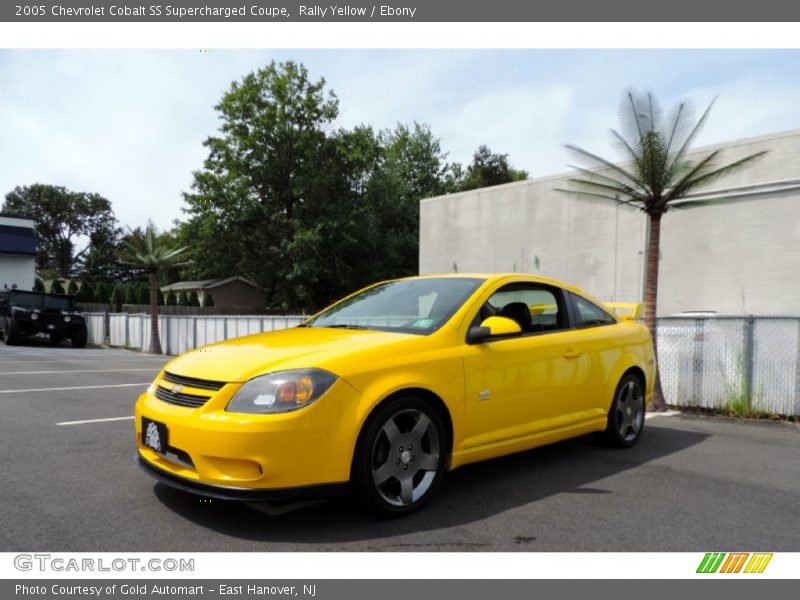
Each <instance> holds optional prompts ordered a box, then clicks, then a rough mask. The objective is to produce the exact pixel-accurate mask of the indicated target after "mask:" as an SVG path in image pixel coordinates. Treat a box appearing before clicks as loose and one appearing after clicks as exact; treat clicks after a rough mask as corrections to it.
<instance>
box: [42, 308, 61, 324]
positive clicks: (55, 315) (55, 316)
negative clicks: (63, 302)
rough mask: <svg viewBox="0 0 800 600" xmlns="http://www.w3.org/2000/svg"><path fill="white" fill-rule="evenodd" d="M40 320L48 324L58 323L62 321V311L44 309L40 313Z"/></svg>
mask: <svg viewBox="0 0 800 600" xmlns="http://www.w3.org/2000/svg"><path fill="white" fill-rule="evenodd" d="M39 321H40V322H41V323H47V324H51V323H52V324H58V323H61V313H60V312H51V311H47V310H46V311H43V312H41V313H39Z"/></svg>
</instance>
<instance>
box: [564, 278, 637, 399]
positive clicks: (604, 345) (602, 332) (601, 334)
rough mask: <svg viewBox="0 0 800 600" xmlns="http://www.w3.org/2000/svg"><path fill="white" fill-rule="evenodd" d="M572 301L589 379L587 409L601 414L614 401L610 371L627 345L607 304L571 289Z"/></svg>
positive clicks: (579, 348)
mask: <svg viewBox="0 0 800 600" xmlns="http://www.w3.org/2000/svg"><path fill="white" fill-rule="evenodd" d="M567 297H568V299H569V301H570V304H571V310H572V320H573V323H574V325H575V328H576V341H575V344H574V346H575V348H574V349H575V351H576V352H580V353H581V354H582V356H583V357H584V359H585V361H586V368H587V376H588V377H587V381H586V386H585V392H584V398H585V400H586V405H587V409H589V408H594V409H597V410H599V411H600V412H601V413H605V412H607V411H608V408H609V406H610V404H611V399H612V398H611V395H610V394H609V387H614V386H615V385H616V382H612V381H609V375H610V373H609V371H610V369H611V367H612V366H613V365H615V364H616V363H617V361H618V360H619V356H620V354H621V352H622V346H623V345H624V341H623V339H622V338H623V334H622V332H621V330H620V327H624V326H623V325H620V324H619V322H618V321H617V319H616V318H614V317H613V316H611V313H610V312H609V311H608V310H606V309H605V308H604V307H602V306H600V305H599V304H596V303H594V302H592V301H591V300H589V299H587V298H584V297H583V296H579V295H577V294H574V293H572V292H567Z"/></svg>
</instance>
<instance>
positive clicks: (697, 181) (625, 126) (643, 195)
mask: <svg viewBox="0 0 800 600" xmlns="http://www.w3.org/2000/svg"><path fill="white" fill-rule="evenodd" d="M713 104H714V103H713V102H712V103H711V104H709V105H708V107H707V108H706V110H705V111H704V112H703V114H702V115H701V116H700V118H699V119H695V112H694V109H693V107H692V104H691V103H690V102H688V101H681V102H678V103H677V104H675V106H673V107H672V109H671V110H670V111H669V112H668V113H667V114H666V115H664V114H663V112H662V110H661V107H660V106H659V103H658V101H657V100H656V98H655V97H654V96H653V94H652V93H650V92H645V93H641V92H638V91H635V90H630V91H628V92H626V93H625V94H624V95H623V98H622V103H621V109H620V115H621V119H620V120H621V123H620V125H621V128H620V131H616V130H612V131H611V134H612V137H613V140H614V142H615V144H616V146H617V147H618V148H619V149H620V150H621V151H622V154H623V157H624V161H625V162H624V164H617V163H614V162H613V161H611V160H608V159H605V158H602V157H601V156H599V155H597V154H594V153H592V152H589V151H588V150H584V149H583V148H580V147H578V146H574V145H567V149H568V150H569V151H570V152H571V153H572V154H573V155H574V156H575V157H576V158H577V160H579V161H580V162H581V163H583V165H584V166H577V167H574V168H575V169H576V170H577V172H578V174H577V175H576V176H575V177H573V178H571V179H570V180H569V182H570V186H569V189H566V190H561V191H564V192H568V193H571V194H576V195H578V196H581V197H585V198H589V199H600V200H609V201H612V202H617V203H620V204H626V205H629V206H634V207H636V208H638V209H640V210H642V211H643V212H645V213H646V214H647V217H648V223H649V235H648V243H647V258H646V262H647V267H646V275H645V299H644V300H645V322H646V324H647V328H648V329H649V330H650V335H651V336H652V338H653V346H654V348H656V315H657V312H656V311H657V302H658V262H659V248H660V241H661V222H662V218H663V216H664V215H665V214H666V213H667V212H668V211H669V209H670V208H672V207H673V206H674V205H675V203H676V202H678V201H679V200H681V199H682V198H684V197H685V196H686V195H687V194H689V193H690V192H693V191H695V190H697V189H698V188H700V187H702V186H704V185H707V184H709V183H711V182H713V181H714V180H716V179H719V178H720V177H722V176H724V175H728V174H730V173H733V172H734V171H737V170H739V169H742V168H743V167H746V166H747V165H749V164H750V163H752V162H753V161H754V160H756V159H758V158H759V157H761V156H763V155H764V154H765V152H758V153H756V154H750V155H748V156H745V157H744V158H740V159H738V160H734V161H733V162H728V163H726V164H721V163H724V161H720V159H721V158H722V156H721V154H722V150H712V151H709V152H707V153H706V154H705V155H704V156H702V157H698V158H696V159H690V158H689V157H688V156H687V152H688V150H689V148H690V147H691V145H692V143H693V142H694V140H695V139H696V137H697V135H698V133H699V132H700V130H701V129H702V128H703V125H704V124H705V122H706V120H707V119H708V115H709V114H710V112H711V108H712V106H713ZM665 406H666V405H665V402H664V394H663V392H662V389H661V379H660V376H658V374H657V375H656V381H655V390H654V393H653V409H654V410H664V408H665Z"/></svg>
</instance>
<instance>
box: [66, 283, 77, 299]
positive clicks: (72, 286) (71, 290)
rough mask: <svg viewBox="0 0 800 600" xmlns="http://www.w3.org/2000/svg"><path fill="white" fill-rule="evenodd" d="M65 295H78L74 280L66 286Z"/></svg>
mask: <svg viewBox="0 0 800 600" xmlns="http://www.w3.org/2000/svg"><path fill="white" fill-rule="evenodd" d="M67 293H68V294H71V295H72V296H74V295H75V294H77V293H78V284H77V283H76V282H75V280H74V279H71V280H70V282H69V285H68V286H67Z"/></svg>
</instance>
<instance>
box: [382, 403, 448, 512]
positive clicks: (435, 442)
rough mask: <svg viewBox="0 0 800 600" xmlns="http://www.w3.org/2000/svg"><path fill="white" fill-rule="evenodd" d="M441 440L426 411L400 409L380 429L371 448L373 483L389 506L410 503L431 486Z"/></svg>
mask: <svg viewBox="0 0 800 600" xmlns="http://www.w3.org/2000/svg"><path fill="white" fill-rule="evenodd" d="M440 455H441V441H440V439H439V433H438V431H437V429H436V426H435V425H434V423H433V422H432V421H431V419H430V417H428V416H427V415H426V414H425V413H424V412H422V411H420V410H417V409H406V410H401V411H399V412H397V413H395V414H393V415H392V416H390V417H389V418H388V419H387V420H386V422H385V423H384V424H383V426H382V427H381V429H380V432H379V435H378V436H377V438H376V439H375V444H374V446H373V448H372V482H373V485H374V486H375V489H376V491H377V492H378V494H380V496H381V497H382V498H383V499H384V500H385V501H386V502H387V503H389V504H390V505H392V506H397V507H404V506H409V505H411V504H413V503H415V502H417V501H418V500H420V499H421V498H422V497H423V496H424V495H425V494H426V493H427V492H428V490H429V489H430V487H431V485H432V484H433V482H434V479H435V478H436V473H437V471H438V469H439V460H440Z"/></svg>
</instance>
